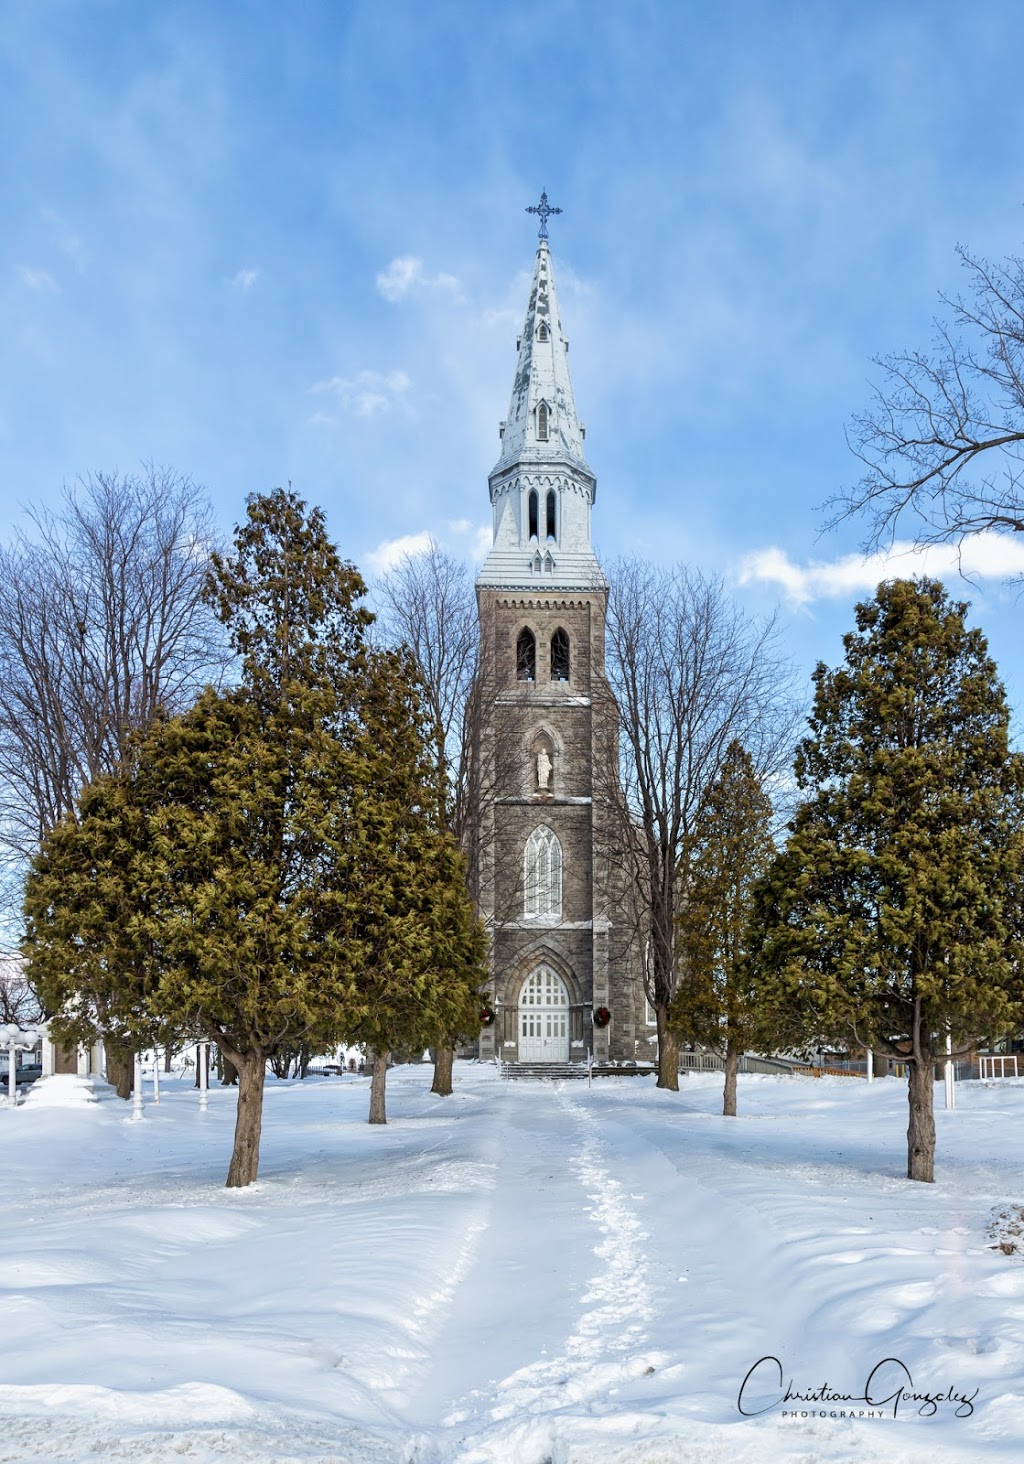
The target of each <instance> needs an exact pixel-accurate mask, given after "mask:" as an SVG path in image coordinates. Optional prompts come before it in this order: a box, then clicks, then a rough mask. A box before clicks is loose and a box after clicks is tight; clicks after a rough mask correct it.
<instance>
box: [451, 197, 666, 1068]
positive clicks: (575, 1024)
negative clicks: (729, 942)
mask: <svg viewBox="0 0 1024 1464" xmlns="http://www.w3.org/2000/svg"><path fill="white" fill-rule="evenodd" d="M529 212H531V213H536V214H539V216H540V236H539V243H538V247H537V255H536V259H535V261H534V267H533V279H532V282H531V285H530V294H529V300H528V303H527V307H526V319H525V321H524V323H523V329H522V333H521V335H520V337H519V339H518V341H517V343H516V353H517V354H516V368H515V377H514V380H513V383H512V399H511V403H510V405H509V410H508V416H507V418H506V420H505V421H504V422H502V423H501V425H500V428H499V432H500V437H501V452H500V455H499V458H498V461H497V463H496V465H495V467H494V469H493V470H492V472H491V474H490V476H489V478H488V487H489V491H490V500H491V507H492V512H493V542H492V545H491V548H490V551H489V553H488V555H487V558H486V559H485V561H484V563H483V566H482V568H481V570H480V573H479V575H478V577H477V584H476V589H477V604H478V608H479V617H480V669H479V675H478V680H477V687H476V705H475V708H474V716H475V729H474V737H473V749H474V751H473V774H472V777H473V796H474V801H475V805H476V809H477V817H476V826H477V831H478V844H477V848H476V851H475V855H474V858H473V861H472V863H473V869H472V881H473V885H474V893H475V896H476V900H477V907H478V909H479V912H480V915H481V916H482V918H483V920H484V922H485V924H486V926H487V929H488V932H489V934H490V937H491V983H492V984H491V993H492V1008H491V1009H490V1011H489V1012H488V1022H489V1025H486V1026H485V1027H484V1028H483V1030H482V1032H481V1037H480V1047H479V1052H480V1056H481V1057H482V1058H497V1059H498V1060H500V1061H502V1062H506V1063H512V1064H536V1063H565V1062H583V1061H585V1060H586V1059H587V1058H588V1056H590V1055H592V1056H593V1059H594V1061H595V1062H620V1063H622V1062H629V1063H633V1062H640V1061H643V1062H647V1061H650V1060H652V1059H653V1058H654V1056H655V1054H656V1046H655V1043H654V1031H655V1029H654V1023H653V1013H652V1012H651V1011H650V1008H649V1007H648V1006H647V1003H646V1001H645V999H644V991H643V982H642V980H641V975H640V968H639V964H638V960H637V941H636V940H635V939H633V938H631V931H630V929H629V921H628V920H624V919H623V918H621V914H620V912H621V911H622V909H623V902H622V900H621V899H616V883H617V882H616V878H615V876H616V861H615V858H614V840H613V839H612V838H611V837H610V826H609V811H610V809H609V804H610V801H611V799H612V797H613V796H614V793H613V792H612V789H613V787H614V789H616V790H617V788H618V774H617V747H618V717H617V712H616V708H615V702H614V698H613V696H612V694H611V690H610V688H609V685H608V682H607V679H606V677H605V616H606V612H607V605H608V584H607V581H606V579H605V577H604V575H603V573H602V571H601V566H600V565H599V563H598V561H597V559H596V557H595V555H594V550H593V547H592V543H591V513H592V511H593V508H594V503H595V499H596V496H597V480H596V478H595V476H594V472H593V469H592V468H591V467H590V466H589V464H588V462H587V459H586V453H585V447H584V442H585V436H586V433H585V429H584V426H583V423H582V422H581V421H580V419H579V415H578V413H577V410H576V402H575V399H574V396H573V390H572V383H571V381H570V377H569V342H568V340H567V339H566V336H565V333H564V331H563V329H562V322H561V317H560V315H559V310H558V299H557V296H556V294H555V281H554V275H553V272H552V266H551V254H550V250H549V247H548V231H547V220H548V216H549V215H550V214H551V213H557V212H559V210H557V209H552V208H550V207H549V206H548V202H547V195H546V194H542V195H541V201H540V205H539V207H535V208H532V209H530V210H529ZM611 780H614V782H612V781H611ZM617 916H619V917H620V918H616V917H617ZM492 1015H493V1020H491V1016H492Z"/></svg>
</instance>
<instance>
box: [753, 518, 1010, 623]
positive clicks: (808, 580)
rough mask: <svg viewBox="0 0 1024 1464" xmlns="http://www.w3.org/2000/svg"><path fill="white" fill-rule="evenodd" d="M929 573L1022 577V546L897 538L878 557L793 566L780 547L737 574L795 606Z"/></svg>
mask: <svg viewBox="0 0 1024 1464" xmlns="http://www.w3.org/2000/svg"><path fill="white" fill-rule="evenodd" d="M913 575H930V576H931V577H932V578H934V579H947V578H951V577H956V576H961V575H962V576H965V577H966V578H968V579H978V580H1005V579H1010V578H1012V577H1014V576H1016V575H1024V543H1021V542H1020V540H1019V539H1018V538H1017V537H1015V536H1011V535H1009V534H997V533H995V532H991V531H989V532H985V533H981V534H972V535H971V536H970V537H969V538H967V539H965V540H964V542H963V544H962V545H960V546H957V545H955V544H930V545H928V546H926V547H925V548H918V547H916V546H915V545H914V544H911V543H908V542H904V541H900V540H897V541H896V543H894V544H893V545H892V546H891V547H890V548H889V549H887V550H880V551H879V552H878V553H876V554H869V555H863V554H844V555H842V556H841V557H840V558H838V559H829V560H817V559H812V560H811V561H810V562H809V563H808V564H806V565H800V564H795V563H794V562H793V560H792V559H790V557H789V555H788V554H787V553H786V552H785V550H784V549H778V548H776V547H774V546H773V547H771V548H768V549H757V550H755V551H754V552H753V553H751V554H747V555H744V557H743V559H742V560H741V561H740V564H739V569H738V572H737V581H738V583H739V584H741V585H751V584H768V585H775V586H776V587H777V588H778V589H779V590H781V592H782V594H783V595H784V596H785V598H786V600H787V601H788V602H789V603H790V604H791V605H793V606H797V607H801V606H806V605H810V604H812V603H813V602H814V601H815V600H836V599H843V598H845V597H847V596H849V595H851V594H856V593H858V592H860V591H862V590H873V589H874V588H875V586H876V585H877V584H879V582H880V581H881V580H886V579H895V578H910V577H911V576H913Z"/></svg>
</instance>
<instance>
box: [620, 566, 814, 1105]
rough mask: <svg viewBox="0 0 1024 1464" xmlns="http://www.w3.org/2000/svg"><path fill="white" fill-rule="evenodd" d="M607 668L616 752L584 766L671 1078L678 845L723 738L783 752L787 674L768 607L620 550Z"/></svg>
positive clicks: (665, 1078) (682, 849)
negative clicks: (751, 613)
mask: <svg viewBox="0 0 1024 1464" xmlns="http://www.w3.org/2000/svg"><path fill="white" fill-rule="evenodd" d="M609 581H610V585H611V592H610V595H609V602H608V629H607V672H608V680H609V684H610V686H611V689H612V693H613V694H614V696H615V699H616V701H617V703H618V714H619V733H620V736H619V748H618V760H617V762H616V761H614V760H613V759H611V758H610V759H609V760H608V762H607V764H605V765H604V766H602V767H600V768H597V769H595V779H596V780H597V781H596V783H595V791H596V792H597V793H598V794H599V796H600V797H601V799H602V801H603V804H604V807H605V810H606V812H605V821H606V823H605V827H606V836H607V838H608V840H609V851H608V852H609V856H610V861H611V863H612V865H613V867H615V868H617V869H618V870H619V872H620V886H619V890H618V895H617V899H618V903H619V906H620V911H619V921H620V924H622V925H624V926H625V928H626V929H629V930H631V932H632V934H633V938H634V939H635V940H636V941H637V943H638V945H639V947H640V949H641V950H642V951H643V952H644V987H645V990H646V993H647V999H648V1001H649V1002H650V1003H651V1005H652V1007H653V1008H654V1011H655V1014H656V1018H657V1030H658V1086H659V1087H661V1088H672V1089H676V1088H678V1085H679V1077H678V1061H679V1059H678V1041H677V1039H676V1038H675V1036H674V1035H673V1033H672V1031H671V1030H670V1027H669V1022H668V1008H669V1003H670V1002H671V1000H672V997H673V995H674V994H675V990H676V986H677V983H678V981H679V979H680V976H681V972H680V969H679V963H678V960H677V950H676V937H677V920H676V916H677V913H678V909H679V901H680V899H681V898H682V896H683V891H684V890H685V880H686V869H685V859H686V851H687V848H688V846H689V843H690V840H691V838H692V835H693V833H694V831H695V828H696V820H697V819H698V816H699V813H700V810H701V806H702V804H703V802H704V799H705V796H706V794H707V792H708V789H709V788H710V787H711V785H712V784H713V783H714V781H715V779H716V778H717V777H718V775H719V772H720V771H721V767H722V762H723V759H724V757H725V752H726V749H727V748H728V746H729V744H730V743H731V742H732V741H733V740H734V739H739V740H740V741H741V742H742V743H743V745H744V746H745V747H746V748H747V749H748V751H749V753H750V755H751V758H752V760H753V763H754V766H755V768H756V770H757V772H758V774H759V775H760V776H761V777H762V778H763V779H771V777H772V776H773V775H775V774H776V773H778V772H779V771H781V769H782V768H783V767H784V766H785V765H786V763H787V762H788V760H789V758H790V755H791V751H792V742H793V736H794V732H795V727H796V714H795V708H794V705H793V701H792V697H791V695H790V686H791V683H792V673H791V671H790V668H789V666H788V664H787V662H786V660H785V658H784V656H783V655H782V653H781V651H780V649H779V645H778V631H777V626H776V623H775V620H774V618H771V619H769V620H767V621H765V622H763V623H758V622H755V621H753V620H750V619H749V618H748V617H747V616H745V615H744V614H743V613H742V612H741V611H740V610H739V609H738V608H737V606H735V605H734V604H733V603H732V602H731V601H730V599H729V597H728V596H727V594H726V593H725V591H724V589H723V587H722V585H721V583H720V582H719V581H718V580H716V579H711V578H706V577H705V576H703V575H702V574H700V573H698V572H696V571H693V570H690V569H687V568H685V567H679V568H676V569H658V568H655V567H653V566H651V565H649V564H646V563H644V562H642V561H640V560H636V559H625V560H619V561H618V562H617V563H615V564H614V565H612V567H611V571H610V574H609Z"/></svg>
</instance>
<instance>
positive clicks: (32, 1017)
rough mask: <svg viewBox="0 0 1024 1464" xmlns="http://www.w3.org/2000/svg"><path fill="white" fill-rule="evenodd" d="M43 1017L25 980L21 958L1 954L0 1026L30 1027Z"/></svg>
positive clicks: (33, 993)
mask: <svg viewBox="0 0 1024 1464" xmlns="http://www.w3.org/2000/svg"><path fill="white" fill-rule="evenodd" d="M41 1016H42V1011H41V1010H40V1007H39V1002H38V1000H37V999H36V994H35V992H34V991H33V990H32V988H31V987H30V986H29V984H28V982H27V981H26V980H25V976H24V971H23V964H22V960H21V957H20V956H17V955H12V954H10V953H9V952H4V953H0V1026H5V1025H6V1024H7V1023H14V1024H15V1025H17V1026H19V1027H28V1026H31V1025H32V1023H34V1022H38V1021H39V1019H40V1017H41Z"/></svg>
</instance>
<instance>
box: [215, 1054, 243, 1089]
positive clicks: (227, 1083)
mask: <svg viewBox="0 0 1024 1464" xmlns="http://www.w3.org/2000/svg"><path fill="white" fill-rule="evenodd" d="M217 1050H218V1053H219V1054H220V1070H221V1072H220V1081H221V1086H222V1087H224V1088H233V1087H234V1086H235V1084H236V1083H237V1082H238V1069H237V1068H236V1067H235V1065H234V1063H233V1062H232V1061H231V1059H230V1057H225V1056H224V1054H223V1053H222V1052H220V1049H219V1048H218V1049H217Z"/></svg>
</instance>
